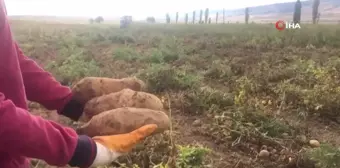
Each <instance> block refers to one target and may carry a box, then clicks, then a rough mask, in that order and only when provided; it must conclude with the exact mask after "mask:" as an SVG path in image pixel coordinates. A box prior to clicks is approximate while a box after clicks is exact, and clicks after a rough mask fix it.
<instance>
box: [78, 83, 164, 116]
mask: <svg viewBox="0 0 340 168" xmlns="http://www.w3.org/2000/svg"><path fill="white" fill-rule="evenodd" d="M120 107H136V108H147V109H151V110H158V111H163V110H164V106H163V103H162V101H161V100H160V99H159V98H158V97H157V96H155V95H153V94H150V93H146V92H138V91H134V90H131V89H123V90H121V91H119V92H114V93H110V94H107V95H103V96H99V97H95V98H93V99H91V100H90V101H88V102H87V103H86V104H85V108H84V112H83V115H82V116H81V118H80V119H79V121H82V122H88V121H89V120H90V119H91V118H92V117H93V116H95V115H97V114H99V113H101V112H103V111H108V110H112V109H116V108H120Z"/></svg>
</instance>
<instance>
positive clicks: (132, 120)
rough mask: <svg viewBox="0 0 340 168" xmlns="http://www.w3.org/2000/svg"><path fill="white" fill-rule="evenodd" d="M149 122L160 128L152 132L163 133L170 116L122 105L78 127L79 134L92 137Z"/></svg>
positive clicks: (128, 130)
mask: <svg viewBox="0 0 340 168" xmlns="http://www.w3.org/2000/svg"><path fill="white" fill-rule="evenodd" d="M147 124H156V125H157V126H158V128H157V129H156V131H155V132H154V133H153V134H152V135H154V134H157V133H161V132H163V131H165V130H167V129H169V127H170V119H169V117H168V116H167V115H166V114H165V113H164V112H162V111H156V110H150V109H145V108H134V107H122V108H117V109H113V110H109V111H105V112H102V113H100V114H98V115H95V116H94V117H93V118H92V119H91V120H90V121H89V122H87V123H86V124H84V125H83V126H81V127H79V128H77V129H76V131H77V133H78V134H79V135H81V134H85V135H88V136H90V137H94V136H103V135H116V134H124V133H129V132H131V131H133V130H135V129H137V128H140V127H142V126H144V125H147Z"/></svg>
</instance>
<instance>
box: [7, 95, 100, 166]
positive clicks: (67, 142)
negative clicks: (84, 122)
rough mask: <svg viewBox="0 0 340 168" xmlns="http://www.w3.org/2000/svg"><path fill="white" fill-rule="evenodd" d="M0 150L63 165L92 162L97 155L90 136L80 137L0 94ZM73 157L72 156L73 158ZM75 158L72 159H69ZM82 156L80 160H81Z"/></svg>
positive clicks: (69, 129)
mask: <svg viewBox="0 0 340 168" xmlns="http://www.w3.org/2000/svg"><path fill="white" fill-rule="evenodd" d="M0 137H1V138H0V150H1V151H4V152H8V153H9V154H11V155H23V156H26V157H31V158H39V159H42V160H45V161H46V162H47V163H48V164H51V165H56V166H64V165H66V164H68V163H70V162H71V163H72V162H74V163H73V164H74V165H78V166H79V165H80V163H82V165H84V164H86V165H89V164H91V163H84V162H91V161H93V160H92V159H93V157H94V156H93V155H95V152H93V151H95V147H94V146H93V144H94V143H93V142H92V140H91V139H90V138H88V137H85V136H78V135H77V134H76V132H75V131H74V130H72V129H71V128H66V127H62V126H61V125H59V124H57V123H54V122H52V121H48V120H44V119H43V118H41V117H38V116H33V115H31V114H30V113H28V112H27V111H26V110H24V109H21V108H17V107H16V106H15V105H14V104H13V102H12V101H11V100H9V99H7V100H6V99H5V96H4V95H3V94H2V93H0ZM72 156H73V157H72ZM71 158H73V159H72V160H73V161H72V160H71V161H70V159H71ZM80 158H81V159H82V160H81V161H80V160H79V159H80Z"/></svg>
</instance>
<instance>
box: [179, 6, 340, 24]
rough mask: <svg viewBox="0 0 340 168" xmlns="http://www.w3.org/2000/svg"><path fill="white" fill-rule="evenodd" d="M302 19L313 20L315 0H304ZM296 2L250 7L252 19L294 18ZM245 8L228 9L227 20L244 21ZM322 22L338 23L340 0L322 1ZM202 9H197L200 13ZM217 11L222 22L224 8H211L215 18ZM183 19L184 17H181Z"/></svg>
mask: <svg viewBox="0 0 340 168" xmlns="http://www.w3.org/2000/svg"><path fill="white" fill-rule="evenodd" d="M301 3H302V16H301V17H302V21H303V22H311V19H312V17H311V16H312V6H313V0H308V1H302V2H301ZM294 5H295V2H286V3H276V4H270V5H261V6H254V7H249V11H250V15H251V16H250V20H251V21H254V22H275V21H277V20H279V19H285V20H292V16H293V12H294ZM244 10H245V9H244V8H241V9H235V10H226V11H225V13H226V22H228V21H229V22H237V21H240V22H242V21H244ZM319 11H320V13H321V18H320V22H324V23H325V22H327V23H336V22H338V20H339V19H338V18H339V16H340V1H339V0H323V1H321V3H320V6H319ZM199 12H200V9H199V10H197V11H196V13H198V15H199ZM216 13H219V14H220V17H219V18H220V19H219V22H222V13H223V9H212V10H210V17H211V18H212V20H213V21H214V20H215V16H216ZM181 19H183V18H181ZM191 19H192V12H190V13H189V20H191Z"/></svg>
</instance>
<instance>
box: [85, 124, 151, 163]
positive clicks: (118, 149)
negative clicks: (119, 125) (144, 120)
mask: <svg viewBox="0 0 340 168" xmlns="http://www.w3.org/2000/svg"><path fill="white" fill-rule="evenodd" d="M156 129H157V125H156V124H149V125H145V126H143V127H140V128H138V129H136V130H134V131H132V132H130V133H127V134H118V135H110V136H96V137H93V138H92V139H93V140H94V141H95V142H96V145H97V156H96V158H95V159H94V161H93V163H92V165H91V167H96V166H104V165H107V164H110V163H111V162H113V161H114V160H116V159H117V158H118V157H119V156H121V155H124V154H126V153H128V152H130V151H131V150H132V148H133V147H134V146H135V145H136V144H137V143H139V142H140V141H142V140H143V139H144V138H145V137H147V136H149V135H150V134H152V133H153V132H154V131H155V130H156Z"/></svg>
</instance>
